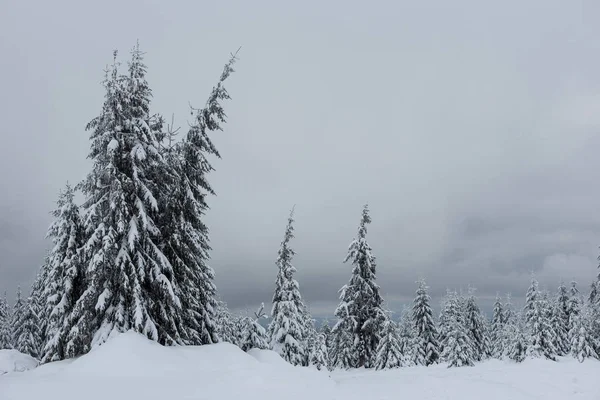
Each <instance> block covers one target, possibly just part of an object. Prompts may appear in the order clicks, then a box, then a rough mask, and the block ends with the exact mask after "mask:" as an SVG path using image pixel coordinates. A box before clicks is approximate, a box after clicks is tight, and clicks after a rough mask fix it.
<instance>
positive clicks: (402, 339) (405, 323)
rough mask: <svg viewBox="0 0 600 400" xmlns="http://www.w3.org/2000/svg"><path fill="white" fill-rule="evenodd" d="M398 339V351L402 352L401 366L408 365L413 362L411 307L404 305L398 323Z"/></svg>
mask: <svg viewBox="0 0 600 400" xmlns="http://www.w3.org/2000/svg"><path fill="white" fill-rule="evenodd" d="M398 340H399V346H400V353H401V354H402V366H403V367H409V366H412V365H414V364H413V342H414V337H413V326H412V320H411V309H410V308H409V307H407V306H404V307H403V309H402V316H401V318H400V322H399V323H398Z"/></svg>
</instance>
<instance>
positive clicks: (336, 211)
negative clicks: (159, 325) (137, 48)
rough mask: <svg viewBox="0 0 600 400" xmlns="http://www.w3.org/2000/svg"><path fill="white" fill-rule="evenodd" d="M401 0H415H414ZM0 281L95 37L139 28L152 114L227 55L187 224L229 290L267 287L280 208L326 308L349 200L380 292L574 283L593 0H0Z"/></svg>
mask: <svg viewBox="0 0 600 400" xmlns="http://www.w3.org/2000/svg"><path fill="white" fill-rule="evenodd" d="M417 3H419V4H417ZM0 9H2V12H0V58H1V60H2V62H0V117H1V121H2V123H1V128H0V132H1V135H2V141H1V143H2V145H1V146H2V147H1V148H2V155H1V156H0V171H1V173H0V187H1V188H2V190H1V192H0V290H1V291H4V290H9V291H11V292H12V291H14V288H15V286H16V285H17V284H21V285H23V286H24V287H27V288H28V287H29V285H30V284H31V282H32V280H33V278H34V275H35V273H36V270H37V269H38V268H39V266H40V264H41V263H42V261H43V257H44V254H45V252H46V249H47V248H48V243H47V242H46V241H45V240H44V236H45V232H46V228H47V226H48V225H49V224H50V221H51V219H50V215H49V212H50V210H52V209H53V207H54V203H55V201H56V196H57V193H58V191H59V189H60V188H61V187H62V186H63V185H64V184H65V182H66V181H67V180H68V181H70V182H73V183H76V182H79V181H80V180H81V179H83V178H84V176H85V175H86V174H87V172H88V171H89V169H90V162H89V161H88V160H87V159H86V157H87V154H88V149H89V140H88V133H87V132H86V131H85V130H84V127H85V125H86V123H87V122H88V121H89V120H90V119H92V118H93V117H95V116H96V115H98V113H99V111H100V107H101V104H102V101H103V90H102V87H101V86H100V81H101V80H102V78H103V72H102V70H103V68H104V67H105V65H106V64H107V63H109V62H110V61H111V54H112V50H113V49H119V50H120V51H121V54H122V60H123V61H125V60H126V59H127V57H128V51H129V49H130V48H131V47H132V46H133V45H134V44H135V41H136V39H139V40H140V43H141V46H142V48H143V50H145V51H146V52H147V58H146V61H147V64H148V67H149V73H148V80H149V82H150V85H151V87H152V88H153V91H154V101H153V110H154V111H156V112H160V113H162V114H163V115H165V116H167V117H168V118H170V115H171V113H174V114H175V119H176V123H177V125H180V126H182V127H183V129H185V128H186V127H187V122H188V121H189V119H190V116H189V112H188V104H189V103H191V104H192V105H194V106H197V107H199V106H202V105H203V104H204V101H205V99H206V98H207V96H208V94H209V92H210V90H211V88H212V86H213V84H214V83H215V82H216V79H217V78H218V76H219V74H220V73H221V70H222V67H223V64H224V63H225V62H226V61H227V58H228V56H229V53H230V52H233V51H235V50H236V49H237V48H238V47H239V46H243V47H242V50H241V52H240V61H239V63H238V64H237V65H236V67H237V68H236V70H237V72H236V73H235V74H234V75H233V76H232V77H231V78H230V80H229V81H228V82H227V88H228V89H229V92H230V94H231V96H232V98H233V100H232V101H230V102H228V103H227V104H226V112H227V114H228V116H229V121H228V123H227V125H226V126H225V131H224V132H222V133H219V134H218V135H215V137H214V140H215V142H216V144H217V145H218V149H219V151H220V152H221V155H222V157H223V159H222V160H218V161H216V162H215V163H214V166H215V167H216V169H217V171H216V172H214V173H213V174H212V175H211V177H210V180H211V183H212V184H213V186H214V188H215V190H216V191H217V194H218V196H217V197H214V198H211V199H209V204H210V206H211V210H210V212H209V214H208V216H207V223H208V225H209V227H210V229H211V240H212V246H213V248H214V251H213V253H212V266H213V267H214V269H215V271H216V275H217V284H218V287H219V289H220V293H221V295H222V297H223V299H224V300H225V301H227V302H228V303H229V305H230V307H232V308H236V309H237V308H245V307H254V306H255V305H256V304H257V303H260V302H261V301H264V302H265V303H269V302H270V300H271V294H272V291H273V288H274V280H275V275H276V267H275V264H274V261H275V259H276V256H277V250H278V247H279V243H280V241H281V239H282V237H283V233H284V228H285V223H286V217H287V214H288V212H289V209H290V208H291V207H292V206H293V205H294V204H296V220H297V223H296V239H295V240H294V242H293V247H294V249H295V250H296V251H297V253H298V255H297V257H296V258H295V265H296V267H297V269H298V274H297V278H298V280H299V282H300V287H301V290H302V294H303V296H304V297H305V299H306V300H307V301H308V303H309V304H310V305H311V308H312V309H313V312H314V313H315V314H316V315H328V314H332V313H333V309H334V308H335V305H336V303H337V291H338V289H339V288H340V287H341V286H342V285H343V284H344V283H346V282H347V280H348V278H349V275H350V270H351V267H350V266H349V265H345V264H342V260H343V259H344V257H345V255H346V249H347V246H348V244H349V243H350V241H351V240H352V238H353V237H354V235H355V233H356V228H357V225H358V222H359V218H360V213H361V207H362V205H363V204H364V203H365V202H368V203H369V205H370V208H371V211H372V219H373V223H372V224H371V226H370V227H369V234H368V239H369V241H370V244H371V246H372V247H373V251H374V253H375V255H376V256H377V259H378V271H377V272H378V280H379V283H380V285H381V288H382V291H383V294H384V296H385V299H386V300H387V301H388V303H389V306H390V307H391V308H393V309H397V308H398V307H399V306H400V304H402V303H403V302H406V301H407V299H408V300H410V299H412V297H413V293H414V290H415V286H416V285H415V280H416V279H418V278H419V277H424V278H426V279H427V281H428V283H429V285H430V286H431V291H432V295H433V297H434V302H435V303H437V302H438V301H439V300H438V297H439V295H441V294H442V293H443V292H445V290H446V288H447V287H453V288H458V287H464V288H466V287H467V286H468V285H472V286H475V287H477V288H478V290H477V294H478V296H479V297H480V298H481V299H482V303H484V305H485V304H487V303H489V298H492V297H494V296H495V294H496V292H497V291H499V292H501V293H505V292H507V291H510V292H512V293H513V296H514V297H515V299H516V301H517V302H518V301H519V298H520V297H522V296H523V294H524V292H525V290H526V287H527V286H528V283H529V276H530V273H531V271H535V273H536V274H537V276H538V278H539V279H540V281H541V284H542V285H547V286H548V288H549V289H551V290H554V289H555V287H556V286H557V284H558V282H559V281H560V280H561V279H564V280H566V281H570V280H571V279H576V280H578V281H579V282H580V285H581V287H582V290H583V291H587V288H588V286H589V284H590V283H591V281H592V279H593V278H594V276H595V275H596V273H597V269H596V265H597V261H596V257H597V255H598V245H599V244H600V156H599V154H600V35H599V34H600V25H598V23H597V22H598V20H599V18H600V2H598V1H595V0H589V1H576V0H571V1H564V0H560V1H551V0H539V1H533V0H530V1H502V2H482V1H458V0H455V1H451V2H450V1H431V2H417V1H393V2H392V1H389V2H364V1H347V0H346V1H336V2H333V1H330V2H322V1H319V2H318V1H302V2H300V1H296V2H291V1H290V2H282V1H272V2H263V1H238V2H230V1H218V2H205V1H185V2H184V1H172V2H165V1H145V2H142V1H139V2H138V1H136V2H134V1H113V0H110V1H108V0H107V1H102V2H82V1H64V0H54V1H51V2H48V1H40V0H37V1H27V2H25V1H16V0H8V1H7V0H0Z"/></svg>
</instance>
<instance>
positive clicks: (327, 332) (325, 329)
mask: <svg viewBox="0 0 600 400" xmlns="http://www.w3.org/2000/svg"><path fill="white" fill-rule="evenodd" d="M319 333H322V334H323V335H324V336H325V344H326V345H327V348H329V346H330V340H331V326H329V321H328V320H327V319H325V320H324V321H323V323H322V324H321V329H320V330H319Z"/></svg>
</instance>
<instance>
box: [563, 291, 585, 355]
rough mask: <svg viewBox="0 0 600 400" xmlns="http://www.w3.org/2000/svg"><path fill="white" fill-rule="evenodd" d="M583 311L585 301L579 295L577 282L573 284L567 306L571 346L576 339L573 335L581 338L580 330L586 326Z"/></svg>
mask: <svg viewBox="0 0 600 400" xmlns="http://www.w3.org/2000/svg"><path fill="white" fill-rule="evenodd" d="M582 309H583V300H582V298H581V295H580V294H579V290H578V289H577V284H576V283H575V282H571V290H570V293H569V301H568V305H567V314H568V318H569V322H568V341H569V344H570V345H571V344H572V343H573V342H574V340H575V338H574V337H573V335H576V336H577V337H579V336H580V333H579V328H580V327H581V326H582V325H584V326H585V324H584V323H582V322H581V321H582V318H581V317H582V316H581V313H582Z"/></svg>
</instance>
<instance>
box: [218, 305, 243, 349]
mask: <svg viewBox="0 0 600 400" xmlns="http://www.w3.org/2000/svg"><path fill="white" fill-rule="evenodd" d="M215 318H216V319H215V321H216V322H215V326H216V328H217V336H218V337H219V340H221V341H223V342H228V343H231V344H234V345H236V346H240V342H239V341H240V333H239V330H240V326H241V325H240V323H239V322H238V318H237V317H236V316H235V315H233V314H232V313H231V312H230V311H229V308H228V307H227V303H225V302H224V301H220V300H217V308H216V312H215ZM240 347H241V346H240Z"/></svg>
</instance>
